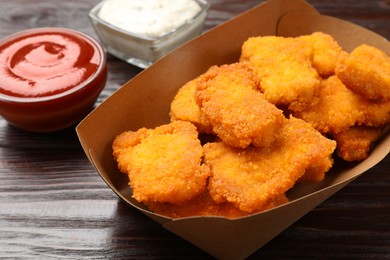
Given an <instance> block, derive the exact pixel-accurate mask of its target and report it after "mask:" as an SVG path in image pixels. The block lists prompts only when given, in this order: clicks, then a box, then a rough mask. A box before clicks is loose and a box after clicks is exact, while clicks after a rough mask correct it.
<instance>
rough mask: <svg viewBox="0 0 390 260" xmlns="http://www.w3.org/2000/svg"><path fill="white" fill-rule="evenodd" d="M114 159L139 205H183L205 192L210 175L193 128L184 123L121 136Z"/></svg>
mask: <svg viewBox="0 0 390 260" xmlns="http://www.w3.org/2000/svg"><path fill="white" fill-rule="evenodd" d="M113 155H114V158H115V159H116V160H117V162H118V165H119V169H120V170H121V171H122V172H124V173H126V174H128V176H129V181H130V182H129V185H130V186H131V188H132V190H133V197H134V198H135V199H136V200H137V201H139V202H145V203H147V202H169V203H173V204H183V203H185V202H188V201H189V200H191V199H192V198H194V197H196V196H197V195H199V194H201V193H202V192H204V191H205V188H206V181H207V178H208V176H209V174H210V172H209V168H208V167H207V166H206V165H204V164H202V163H201V160H202V156H203V149H202V146H201V144H200V141H199V139H198V132H197V130H196V127H195V126H194V125H193V124H192V123H190V122H185V121H175V122H172V123H170V124H166V125H162V126H159V127H156V128H154V129H146V128H141V129H139V130H138V131H136V132H132V131H127V132H124V133H122V134H120V135H119V136H117V137H116V139H115V140H114V143H113Z"/></svg>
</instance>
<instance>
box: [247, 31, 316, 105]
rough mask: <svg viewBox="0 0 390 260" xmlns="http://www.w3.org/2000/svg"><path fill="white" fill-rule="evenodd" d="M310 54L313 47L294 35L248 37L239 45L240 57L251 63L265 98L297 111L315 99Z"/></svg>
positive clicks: (313, 75)
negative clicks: (240, 46)
mask: <svg viewBox="0 0 390 260" xmlns="http://www.w3.org/2000/svg"><path fill="white" fill-rule="evenodd" d="M313 55H314V54H313V47H312V46H311V45H310V44H307V42H305V41H303V40H300V39H298V38H287V37H286V38H284V37H278V36H264V37H251V38H249V39H248V40H247V41H245V42H244V44H243V45H242V51H241V57H240V61H241V62H243V61H248V62H249V63H250V64H251V65H252V66H253V70H254V74H255V75H256V76H257V77H258V78H259V79H260V88H261V90H262V92H263V93H264V95H265V98H266V99H267V100H268V101H269V102H271V103H273V104H275V105H278V106H280V105H286V106H288V108H289V109H290V110H292V111H300V110H303V109H304V108H306V107H307V106H308V105H312V104H315V103H316V102H317V96H318V91H319V83H320V81H319V75H318V73H317V71H316V70H315V69H314V68H313V67H312V60H313Z"/></svg>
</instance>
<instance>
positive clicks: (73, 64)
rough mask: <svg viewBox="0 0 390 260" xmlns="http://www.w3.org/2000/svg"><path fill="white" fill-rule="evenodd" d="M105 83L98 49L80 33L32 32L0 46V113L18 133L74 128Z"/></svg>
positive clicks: (101, 53)
mask: <svg viewBox="0 0 390 260" xmlns="http://www.w3.org/2000/svg"><path fill="white" fill-rule="evenodd" d="M106 80H107V67H106V54H105V52H104V50H103V49H102V47H101V46H100V45H99V43H97V42H96V41H95V40H94V39H92V38H91V37H89V36H87V35H85V34H83V33H81V32H78V31H75V30H71V29H66V28H38V29H30V30H26V31H23V32H20V33H16V34H13V35H11V36H9V37H7V38H5V39H3V40H1V41H0V114H1V116H3V117H4V118H5V119H6V120H7V121H8V122H9V123H10V124H13V125H15V126H17V127H19V128H22V129H25V130H29V131H34V132H51V131H57V130H60V129H63V128H66V127H69V126H71V125H73V124H75V123H76V122H78V121H79V120H80V119H82V118H83V117H84V116H85V115H86V114H87V113H88V112H89V111H90V109H91V107H92V106H93V104H94V103H95V101H96V99H97V97H98V96H99V94H100V92H101V91H102V90H103V88H104V85H105V83H106Z"/></svg>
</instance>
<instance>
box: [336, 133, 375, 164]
mask: <svg viewBox="0 0 390 260" xmlns="http://www.w3.org/2000/svg"><path fill="white" fill-rule="evenodd" d="M381 134H382V128H375V127H368V126H353V127H350V128H348V129H347V130H345V131H343V132H341V133H338V134H335V135H333V138H334V139H335V140H336V142H337V149H336V151H337V155H338V156H339V157H340V158H342V159H344V160H346V161H362V160H364V159H366V158H367V157H368V154H369V152H370V150H371V148H372V146H373V144H374V143H375V141H376V140H378V138H379V137H380V135H381Z"/></svg>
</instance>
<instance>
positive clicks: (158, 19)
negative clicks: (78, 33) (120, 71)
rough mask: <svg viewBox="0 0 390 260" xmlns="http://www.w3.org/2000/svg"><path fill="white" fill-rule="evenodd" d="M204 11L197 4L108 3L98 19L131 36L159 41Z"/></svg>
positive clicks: (182, 0) (167, 0)
mask: <svg viewBox="0 0 390 260" xmlns="http://www.w3.org/2000/svg"><path fill="white" fill-rule="evenodd" d="M200 11H201V8H200V6H199V4H198V3H196V2H195V1H194V0H108V1H106V2H104V3H103V5H102V7H101V9H100V12H99V14H98V16H99V17H100V18H101V19H102V20H105V21H106V22H108V23H111V24H112V25H115V26H117V27H119V28H121V29H123V30H126V31H129V32H131V33H135V34H139V35H144V36H149V37H158V36H161V35H163V34H165V33H167V32H170V31H172V30H174V29H176V28H178V27H180V26H181V25H183V24H184V23H185V22H186V21H188V20H190V19H192V18H194V17H195V16H196V14H198V13H199V12H200Z"/></svg>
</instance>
